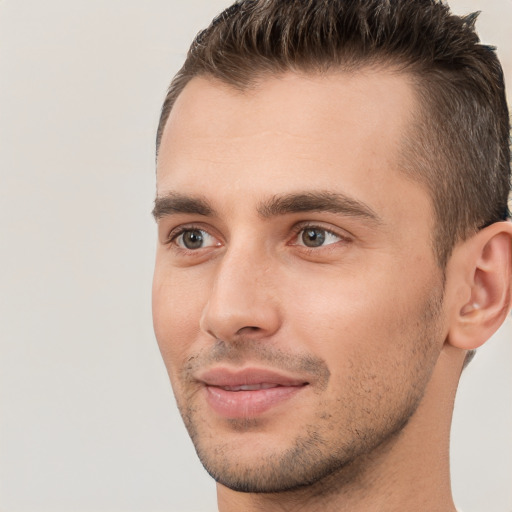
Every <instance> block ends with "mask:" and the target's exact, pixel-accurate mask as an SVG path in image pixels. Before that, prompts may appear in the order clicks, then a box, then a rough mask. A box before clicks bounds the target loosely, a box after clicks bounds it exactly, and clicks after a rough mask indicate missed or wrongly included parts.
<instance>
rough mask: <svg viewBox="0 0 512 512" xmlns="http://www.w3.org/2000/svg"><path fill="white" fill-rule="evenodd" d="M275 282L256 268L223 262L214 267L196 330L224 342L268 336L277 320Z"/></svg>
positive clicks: (268, 274) (266, 273) (269, 275)
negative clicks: (211, 282) (211, 284)
mask: <svg viewBox="0 0 512 512" xmlns="http://www.w3.org/2000/svg"><path fill="white" fill-rule="evenodd" d="M246 263H247V261H246ZM275 282H276V280H275V279H272V274H271V272H268V270H263V269H261V266H259V265H256V264H254V265H249V268H248V267H247V265H245V264H241V263H240V262H238V263H237V262H235V261H233V260H228V259H226V261H223V262H222V263H221V264H220V266H219V268H218V271H217V275H216V278H215V280H214V284H213V287H212V290H211V293H210V295H209V297H208V301H207V303H206V305H205V307H204V309H203V312H202V315H201V318H200V329H201V330H202V331H203V332H206V333H207V334H209V335H210V336H211V337H213V338H215V339H220V340H223V341H225V342H230V341H238V340H240V339H242V338H243V339H264V338H268V337H270V336H272V335H273V334H274V333H275V332H276V331H277V330H278V329H279V325H280V321H281V320H280V314H279V307H278V304H277V300H276V295H277V294H276V290H275Z"/></svg>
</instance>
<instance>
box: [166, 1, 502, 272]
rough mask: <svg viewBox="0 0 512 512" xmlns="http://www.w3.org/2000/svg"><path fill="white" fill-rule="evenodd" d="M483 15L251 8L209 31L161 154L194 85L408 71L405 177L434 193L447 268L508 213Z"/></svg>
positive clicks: (353, 4)
mask: <svg viewBox="0 0 512 512" xmlns="http://www.w3.org/2000/svg"><path fill="white" fill-rule="evenodd" d="M476 18H477V14H472V15H469V16H465V17H459V16H455V15H453V14H451V12H450V10H449V7H448V6H447V5H446V4H444V3H442V2H440V1H439V0H415V1H410V0H399V1H396V2H389V1H382V0H349V1H325V0H320V1H319V0H308V1H304V2H288V1H284V0H283V1H278V0H274V1H254V0H245V1H243V0H242V1H239V2H236V3H235V4H233V5H232V6H231V7H229V8H228V9H226V10H225V11H224V12H222V13H221V14H220V15H219V16H217V17H216V18H215V19H214V20H213V22H212V23H211V25H210V26H209V27H208V28H207V29H206V30H204V31H202V32H200V33H199V34H198V35H197V37H196V39H195V40H194V42H193V43H192V45H191V47H190V50H189V52H188V55H187V59H186V61H185V63H184V65H183V67H182V68H181V70H180V71H179V72H178V74H177V75H176V77H175V78H174V80H173V81H172V83H171V86H170V88H169V91H168V93H167V97H166V98H165V102H164V105H163V108H162V115H161V118H160V122H159V126H158V131H157V154H158V149H159V146H160V143H161V138H162V134H163V131H164V128H165V124H166V122H167V119H168V117H169V114H170V112H171V110H172V108H173V105H174V103H175V101H176V98H177V97H178V96H179V95H180V93H181V92H182V91H183V89H184V87H185V86H186V85H187V84H188V83H189V81H190V80H191V79H192V78H193V77H197V76H206V77H211V78H214V79H216V80H219V81H221V82H223V83H225V84H227V85H229V86H231V87H233V88H235V89H238V90H245V89H250V88H251V87H254V86H256V84H257V83H258V82H259V81H260V80H262V79H264V78H265V77H268V76H279V75H281V74H283V73H285V72H289V71H292V72H293V71H303V72H306V73H307V72H310V73H325V72H328V71H330V70H338V71H345V72H354V71H355V70H357V69H364V68H366V69H371V68H372V67H383V66H386V67H390V68H392V69H394V70H396V72H397V73H402V74H406V75H407V76H408V77H409V78H410V79H411V80H412V81H413V83H414V87H415V90H416V93H417V95H418V98H419V101H418V112H417V114H416V119H415V120H414V123H412V125H411V127H410V130H411V131H410V133H409V136H408V147H407V148H404V151H403V155H402V156H403V159H402V162H401V166H402V170H403V171H404V172H406V173H407V174H408V175H409V176H410V177H411V178H413V179H416V180H418V181H419V182H420V183H423V184H425V185H426V186H427V187H428V190H429V193H430V195H431V198H432V203H433V206H434V213H435V218H436V226H435V231H434V233H433V247H434V250H435V251H436V256H437V259H438V262H439V265H440V267H441V268H443V267H444V265H445V264H446V262H447V260H448V257H449V255H450V253H451V250H452V248H453V246H454V244H455V243H456V242H457V241H458V240H460V239H465V238H466V237H467V236H469V235H471V234H473V233H475V232H476V231H478V229H480V228H482V227H484V226H487V225H490V224H492V223H493V222H497V221H500V220H505V219H507V218H508V216H509V211H508V207H507V201H508V195H509V190H510V125H509V113H508V108H507V103H506V98H505V88H504V82H503V71H502V68H501V65H500V63H499V61H498V58H497V56H496V54H495V51H494V48H492V47H490V46H486V45H483V44H480V41H479V38H478V35H477V34H476V32H475V29H474V24H475V21H476Z"/></svg>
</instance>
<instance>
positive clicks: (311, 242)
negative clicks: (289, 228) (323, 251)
mask: <svg viewBox="0 0 512 512" xmlns="http://www.w3.org/2000/svg"><path fill="white" fill-rule="evenodd" d="M340 240H342V237H341V236H338V235H336V234H334V233H333V232H331V231H328V230H327V229H324V228H320V227H316V226H308V227H306V228H303V229H301V230H300V232H299V233H298V236H297V245H302V246H304V247H308V248H315V247H323V246H325V245H330V244H335V243H336V242H339V241H340Z"/></svg>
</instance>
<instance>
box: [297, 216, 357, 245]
mask: <svg viewBox="0 0 512 512" xmlns="http://www.w3.org/2000/svg"><path fill="white" fill-rule="evenodd" d="M315 228H316V229H321V230H323V231H325V232H327V233H329V234H331V235H334V236H336V237H338V238H340V240H344V241H346V242H349V241H352V240H353V239H354V237H353V236H352V235H351V234H350V233H349V232H348V231H346V230H344V229H341V228H334V227H332V225H329V227H327V226H325V225H324V224H323V223H322V222H317V221H304V222H300V223H298V224H296V225H295V226H294V227H293V239H295V238H296V237H297V236H299V234H300V233H301V232H302V231H304V230H305V229H315ZM329 245H332V244H329Z"/></svg>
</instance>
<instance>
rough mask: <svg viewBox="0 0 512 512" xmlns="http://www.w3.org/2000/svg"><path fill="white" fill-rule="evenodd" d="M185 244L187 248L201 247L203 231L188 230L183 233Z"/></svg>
mask: <svg viewBox="0 0 512 512" xmlns="http://www.w3.org/2000/svg"><path fill="white" fill-rule="evenodd" d="M183 245H184V246H185V247H186V248H187V249H199V248H200V247H201V245H203V235H202V234H201V231H199V230H197V229H196V230H194V231H187V232H186V233H184V235H183Z"/></svg>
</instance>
